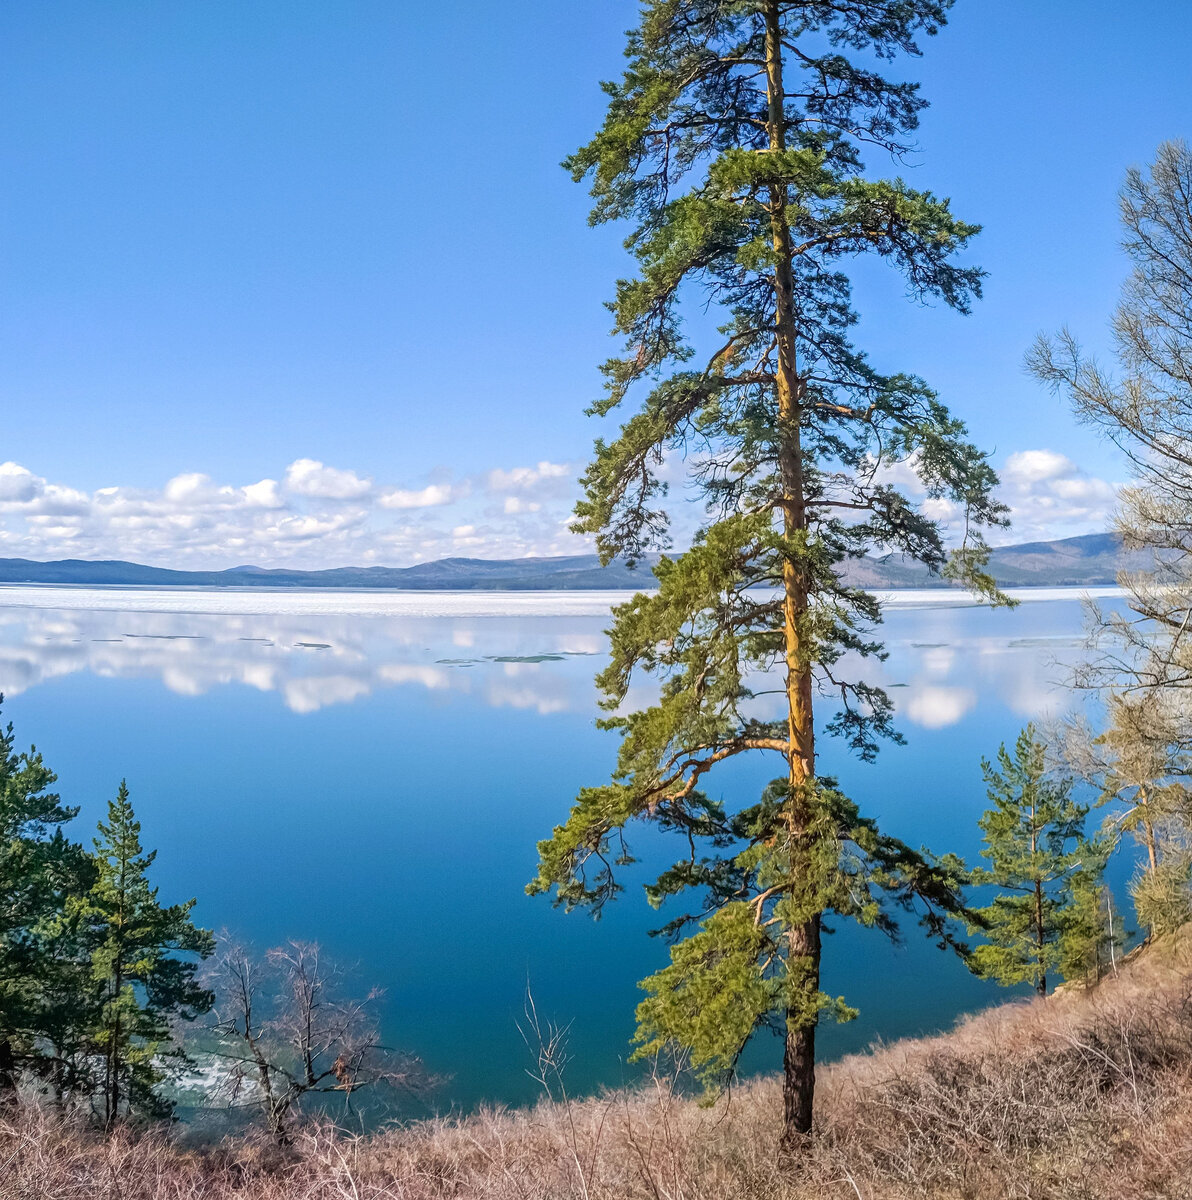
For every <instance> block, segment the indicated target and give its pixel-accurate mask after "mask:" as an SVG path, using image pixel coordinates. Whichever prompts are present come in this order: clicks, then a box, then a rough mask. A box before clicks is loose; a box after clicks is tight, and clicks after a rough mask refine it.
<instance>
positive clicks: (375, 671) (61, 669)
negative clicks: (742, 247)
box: [0, 601, 1082, 730]
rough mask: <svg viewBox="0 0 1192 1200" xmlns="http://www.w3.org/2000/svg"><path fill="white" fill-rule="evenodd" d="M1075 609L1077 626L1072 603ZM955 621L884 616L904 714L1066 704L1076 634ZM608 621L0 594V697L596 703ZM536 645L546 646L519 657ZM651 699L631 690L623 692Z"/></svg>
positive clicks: (924, 718) (940, 724)
mask: <svg viewBox="0 0 1192 1200" xmlns="http://www.w3.org/2000/svg"><path fill="white" fill-rule="evenodd" d="M1069 603H1071V602H1070V601H1069ZM1024 607H1025V606H1024ZM1032 607H1034V608H1036V610H1037V611H1041V610H1042V609H1043V608H1044V607H1047V606H1042V605H1040V606H1032ZM1019 611H1020V612H1021V611H1022V610H1019ZM953 612H954V610H953ZM1073 612H1074V613H1075V614H1076V615H1075V616H1074V617H1073V621H1075V622H1076V623H1077V628H1078V621H1079V616H1078V610H1077V609H1076V608H1075V606H1074V605H1073ZM974 616H976V617H978V618H979V619H980V621H982V622H984V624H982V625H981V628H983V629H990V628H997V622H998V621H999V620H1002V621H1004V622H1005V623H1004V624H1003V625H1002V628H1003V629H1004V630H1005V636H989V635H986V634H982V635H981V636H973V625H974V622H973V617H974ZM953 619H955V618H954V616H953ZM948 620H949V617H948V614H947V613H945V612H944V611H943V610H933V609H927V608H915V609H904V610H901V611H899V610H892V611H891V613H890V614H889V615H888V616H887V620H886V624H885V627H884V630H883V633H884V635H885V638H886V641H887V645H888V648H889V649H890V657H889V659H888V660H887V661H886V662H885V663H880V664H877V663H871V664H869V665H868V668H867V674H868V677H869V678H872V679H873V680H874V682H877V683H881V684H883V685H885V686H887V687H889V688H890V689H891V695H892V697H893V698H894V701H895V704H896V706H897V709H898V716H899V719H900V720H902V721H905V722H908V723H910V724H913V725H918V726H920V727H922V728H925V729H933V730H937V729H943V728H946V727H948V726H950V725H954V724H956V723H957V722H959V721H961V720H963V719H964V718H965V717H966V716H968V715H969V714H971V713H972V712H973V711H974V710H975V709H977V708H978V706H979V704H980V703H982V702H983V700H984V699H985V698H989V699H996V700H997V701H999V702H1000V703H1002V704H1003V705H1005V706H1006V707H1008V708H1009V709H1010V710H1011V711H1013V712H1014V713H1015V714H1017V715H1019V716H1021V717H1022V718H1024V719H1027V718H1032V717H1033V718H1038V717H1045V716H1052V715H1055V714H1056V713H1057V712H1058V711H1061V710H1062V709H1063V708H1065V707H1067V705H1068V704H1069V703H1070V702H1071V701H1070V697H1069V696H1068V695H1067V694H1066V693H1065V691H1064V689H1063V688H1062V686H1060V685H1061V684H1062V681H1063V679H1064V677H1065V675H1066V674H1067V664H1070V663H1072V662H1073V661H1075V660H1076V659H1077V658H1078V657H1079V656H1080V654H1081V652H1082V651H1081V649H1080V642H1079V638H1078V637H1076V636H1075V633H1076V629H1073V630H1072V634H1071V635H1069V636H1056V635H1055V634H1054V633H1052V634H1050V635H1049V636H1025V637H1024V636H1023V633H1024V632H1029V630H1025V631H1024V629H1023V623H1022V621H1021V620H1018V621H1015V622H1014V623H1013V624H1012V623H1011V622H1010V621H1008V620H1006V618H1003V617H999V615H998V614H985V613H981V614H973V612H972V610H969V616H968V618H966V620H967V624H965V625H963V626H960V625H949V624H948ZM607 621H608V618H607V616H593V615H591V614H589V613H575V612H572V613H569V614H556V615H541V616H534V617H530V616H528V615H509V616H504V617H496V616H475V615H444V616H428V615H421V614H419V615H393V616H380V615H375V614H369V615H350V614H345V613H287V612H276V613H259V612H258V613H249V614H237V613H229V612H219V613H212V612H207V613H186V612H177V611H170V612H133V611H119V610H89V609H85V608H72V609H66V608H63V609H53V608H48V607H18V606H2V605H0V692H3V693H5V694H8V695H16V694H19V693H21V692H24V691H27V690H29V689H30V688H34V687H38V686H39V685H43V684H47V683H49V682H51V681H53V680H56V679H61V678H64V677H66V676H69V675H72V674H76V673H80V672H89V673H91V674H93V675H97V676H101V677H108V678H147V679H153V678H156V679H158V680H160V681H161V683H162V684H163V685H164V686H165V687H167V688H168V689H169V690H170V691H172V692H174V693H175V694H177V695H179V696H201V695H203V694H205V693H208V692H211V691H212V690H215V689H217V688H220V687H226V686H233V685H240V686H243V687H248V688H252V689H255V690H257V691H260V692H265V693H275V694H276V695H277V696H278V697H279V698H280V699H281V701H282V703H283V704H284V705H285V706H286V707H287V708H288V709H289V710H290V711H291V712H294V713H300V714H301V713H313V712H317V711H318V710H320V709H323V708H326V707H328V706H331V705H344V704H352V703H354V702H356V701H358V700H360V699H362V698H364V697H366V696H369V695H372V694H374V693H377V692H381V691H384V690H386V689H391V688H407V689H419V690H421V691H423V692H425V693H426V694H427V695H428V697H440V698H445V697H447V696H449V695H451V694H452V693H460V694H465V695H468V696H470V697H473V698H475V699H478V700H480V701H482V702H483V703H485V704H487V705H490V706H492V707H511V708H517V709H525V710H532V711H535V712H537V713H540V714H542V715H549V714H553V713H562V712H579V713H587V714H592V713H594V699H595V696H594V689H593V685H592V676H593V675H594V673H595V670H596V667H597V664H598V662H599V661H600V659H599V656H602V655H603V653H604V652H605V648H606V641H605V637H604V635H603V633H602V632H601V630H602V629H603V627H604V626H605V625H606V624H607ZM929 637H930V640H928V638H929ZM543 655H548V656H551V657H550V658H548V659H547V660H545V661H537V662H535V661H526V660H528V659H531V658H540V657H541V656H543ZM593 656H596V657H593ZM499 659H505V660H506V661H497V660H499ZM510 660H512V661H510ZM519 660H520V661H519ZM758 690H759V691H760V690H762V688H761V687H759V688H758ZM647 696H648V693H646V692H645V691H644V690H643V691H642V692H641V693H640V694H639V693H638V691H637V689H636V688H635V693H634V696H633V697H632V700H633V702H634V703H637V702H639V700H646V699H647ZM764 703H766V702H765V701H759V702H758V704H759V705H762V704H764ZM759 715H760V713H759Z"/></svg>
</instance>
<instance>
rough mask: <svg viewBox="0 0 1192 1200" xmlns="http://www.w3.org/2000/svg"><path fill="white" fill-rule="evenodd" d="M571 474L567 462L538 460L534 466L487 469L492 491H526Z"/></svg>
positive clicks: (566, 477)
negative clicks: (504, 469)
mask: <svg viewBox="0 0 1192 1200" xmlns="http://www.w3.org/2000/svg"><path fill="white" fill-rule="evenodd" d="M571 474H572V468H571V467H570V466H569V465H568V464H567V463H552V462H540V463H539V464H538V465H537V466H536V467H514V468H513V469H512V470H511V471H502V470H496V471H489V473H488V486H489V489H490V490H491V491H494V492H526V491H530V490H531V489H533V488H537V487H539V486H541V485H542V484H543V483H548V482H549V481H551V480H565V479H569V478H570V476H571Z"/></svg>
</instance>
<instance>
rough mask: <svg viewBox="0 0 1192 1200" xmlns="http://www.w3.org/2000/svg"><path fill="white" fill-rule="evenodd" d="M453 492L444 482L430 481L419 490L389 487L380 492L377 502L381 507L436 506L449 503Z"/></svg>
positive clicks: (452, 497)
mask: <svg viewBox="0 0 1192 1200" xmlns="http://www.w3.org/2000/svg"><path fill="white" fill-rule="evenodd" d="M453 499H454V493H453V491H452V489H451V487H450V486H448V485H447V484H445V483H432V484H429V485H428V486H427V487H424V488H422V489H421V490H420V491H406V490H404V489H403V488H391V489H390V490H389V491H387V492H382V493H381V495H380V496H379V497H378V498H377V503H378V504H379V505H380V506H381V507H382V508H436V507H438V506H439V505H441V504H450V503H451V501H452V500H453Z"/></svg>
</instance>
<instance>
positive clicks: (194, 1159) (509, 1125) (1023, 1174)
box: [0, 929, 1192, 1200]
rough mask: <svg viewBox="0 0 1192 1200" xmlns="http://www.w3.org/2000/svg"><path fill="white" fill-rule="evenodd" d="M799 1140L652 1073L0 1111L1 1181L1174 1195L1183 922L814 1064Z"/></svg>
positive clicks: (633, 1192) (752, 1086) (1184, 1045)
mask: <svg viewBox="0 0 1192 1200" xmlns="http://www.w3.org/2000/svg"><path fill="white" fill-rule="evenodd" d="M820 1096H821V1105H820V1108H819V1115H818V1125H819V1128H818V1130H817V1138H816V1141H815V1143H814V1147H813V1148H812V1149H810V1150H808V1151H807V1152H806V1154H805V1155H804V1156H803V1157H802V1158H801V1159H800V1160H797V1161H790V1160H787V1161H783V1160H780V1159H779V1157H778V1156H777V1154H776V1151H775V1149H774V1147H775V1145H776V1143H777V1137H778V1121H779V1114H780V1111H781V1106H780V1104H779V1102H778V1081H777V1080H772V1079H764V1080H758V1081H754V1082H751V1083H747V1084H745V1085H743V1086H741V1087H739V1088H737V1089H736V1090H735V1091H734V1093H733V1094H732V1095H731V1097H729V1098H728V1099H727V1100H725V1101H722V1102H721V1103H720V1104H718V1105H717V1106H716V1107H714V1108H710V1109H707V1108H701V1107H700V1106H699V1105H698V1104H696V1103H695V1102H693V1101H691V1100H688V1099H683V1098H680V1097H678V1096H676V1095H675V1094H674V1093H673V1092H672V1090H671V1089H670V1088H669V1087H668V1086H667V1085H666V1084H665V1082H663V1081H662V1080H658V1081H657V1082H656V1084H655V1085H654V1086H652V1087H647V1088H644V1089H642V1090H638V1091H632V1092H617V1093H609V1094H607V1095H605V1096H602V1097H599V1098H594V1099H589V1100H585V1101H582V1102H578V1103H573V1104H562V1103H543V1104H540V1105H539V1106H537V1107H536V1108H533V1109H529V1110H524V1111H502V1110H494V1111H487V1112H482V1113H480V1114H477V1115H475V1116H470V1117H464V1118H458V1119H440V1120H435V1121H428V1122H423V1123H419V1124H416V1125H413V1126H411V1127H408V1128H403V1129H394V1130H391V1131H387V1132H384V1133H381V1134H377V1135H374V1136H371V1137H351V1136H347V1135H344V1134H343V1133H337V1132H335V1131H332V1130H330V1129H326V1128H317V1127H310V1128H308V1129H306V1130H305V1131H304V1132H302V1133H301V1134H300V1135H299V1136H298V1138H297V1139H296V1141H295V1144H294V1145H293V1147H292V1148H290V1149H289V1150H287V1151H285V1152H282V1151H277V1150H274V1149H272V1148H270V1147H269V1146H268V1145H267V1143H265V1142H263V1141H254V1140H243V1139H241V1140H230V1141H227V1142H224V1143H222V1144H220V1145H218V1146H216V1147H196V1146H193V1145H188V1144H187V1140H186V1138H185V1136H184V1135H182V1134H179V1133H178V1132H177V1131H175V1132H173V1133H171V1134H166V1133H152V1132H151V1133H142V1134H136V1133H133V1132H120V1133H118V1134H117V1135H116V1136H115V1137H114V1138H113V1139H111V1140H110V1141H108V1142H106V1143H105V1142H103V1141H102V1140H99V1139H97V1138H95V1137H94V1136H92V1135H89V1134H88V1133H86V1132H84V1131H82V1130H80V1129H77V1128H73V1127H71V1126H69V1125H66V1124H63V1123H62V1122H60V1121H59V1120H57V1119H56V1118H55V1117H54V1116H53V1115H52V1114H51V1113H49V1112H47V1111H45V1110H41V1109H37V1108H32V1107H25V1108H22V1109H20V1110H17V1111H15V1112H10V1113H9V1114H8V1115H7V1116H4V1117H3V1118H0V1162H3V1163H5V1164H6V1166H5V1168H4V1170H3V1171H0V1196H2V1197H3V1198H4V1200H18V1198H19V1200H92V1198H93V1197H100V1196H103V1197H112V1198H113V1200H114V1198H116V1197H119V1198H120V1200H151V1198H152V1200H163V1198H171V1200H174V1198H176V1200H189V1198H191V1197H210V1198H211V1200H250V1198H251V1200H316V1198H318V1200H325V1198H330V1197H351V1198H352V1200H382V1198H386V1200H447V1198H451V1200H465V1198H466V1200H472V1198H475V1200H515V1198H516V1200H524V1198H527V1200H614V1198H615V1200H639V1198H640V1200H811V1198H812V1197H816V1198H829V1197H850V1198H852V1200H858V1198H859V1200H903V1198H906V1197H938V1198H941V1200H995V1198H996V1200H1006V1198H1017V1197H1021V1198H1023V1200H1026V1198H1028V1197H1029V1198H1031V1200H1044V1198H1054V1200H1094V1198H1097V1200H1099V1198H1102V1197H1104V1198H1105V1200H1111V1198H1112V1200H1135V1198H1137V1200H1143V1198H1162V1200H1183V1198H1185V1197H1192V931H1189V930H1188V929H1185V930H1184V931H1183V932H1182V933H1181V934H1179V935H1176V936H1170V937H1167V938H1164V939H1160V940H1158V941H1157V942H1155V943H1154V944H1152V945H1151V946H1148V947H1147V948H1146V949H1145V950H1143V951H1141V952H1139V953H1136V954H1135V955H1134V956H1132V958H1131V959H1130V960H1128V961H1127V962H1125V963H1123V964H1121V966H1120V969H1119V972H1118V975H1117V976H1116V977H1113V976H1111V977H1109V978H1107V979H1106V980H1105V981H1104V982H1103V983H1102V984H1101V985H1100V986H1099V987H1097V988H1096V989H1094V990H1092V991H1089V992H1085V991H1083V990H1069V989H1061V990H1060V991H1059V992H1057V993H1055V994H1054V995H1052V996H1051V997H1049V998H1048V999H1046V1000H1034V1001H1031V1002H1027V1003H1011V1004H1006V1005H1003V1006H1000V1007H997V1008H993V1009H990V1010H988V1011H987V1012H984V1013H982V1014H979V1015H977V1016H975V1017H972V1018H969V1019H968V1020H966V1021H965V1022H963V1023H962V1024H961V1025H960V1026H959V1027H958V1028H957V1029H956V1030H954V1031H953V1032H951V1033H948V1034H943V1035H940V1036H938V1037H933V1038H926V1039H921V1040H912V1041H903V1042H898V1043H894V1044H892V1045H889V1046H885V1047H879V1048H876V1049H874V1050H873V1051H872V1052H870V1053H867V1054H862V1055H855V1056H853V1057H850V1058H846V1059H844V1060H842V1061H841V1062H838V1063H835V1064H833V1065H831V1066H828V1067H826V1068H823V1069H822V1071H821V1092H820Z"/></svg>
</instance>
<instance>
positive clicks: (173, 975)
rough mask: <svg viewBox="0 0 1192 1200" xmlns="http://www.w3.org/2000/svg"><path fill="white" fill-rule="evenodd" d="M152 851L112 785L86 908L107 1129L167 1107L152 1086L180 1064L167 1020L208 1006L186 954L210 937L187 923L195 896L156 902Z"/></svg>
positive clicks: (123, 793) (209, 943)
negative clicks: (151, 873)
mask: <svg viewBox="0 0 1192 1200" xmlns="http://www.w3.org/2000/svg"><path fill="white" fill-rule="evenodd" d="M156 857H157V852H156V851H149V852H147V853H146V852H145V850H144V849H143V848H142V846H141V826H140V822H139V821H137V819H136V816H135V814H134V813H133V808H132V804H131V802H130V801H129V798H128V787H127V785H126V784H125V783H124V782H121V784H120V790H119V792H118V793H117V795H116V799H115V800H113V801H112V802H111V803H109V805H108V819H107V821H106V822H103V821H101V822H100V823H99V837H98V838H96V839H95V863H96V868H97V878H96V882H95V885H94V887H93V888H92V890H91V894H90V897H89V902H88V906H87V915H88V919H89V923H90V928H91V936H92V938H93V949H92V952H91V971H92V977H93V979H94V982H95V985H96V987H97V1008H96V1018H95V1028H94V1033H93V1037H94V1044H95V1047H96V1050H97V1052H98V1054H99V1055H101V1056H102V1059H103V1079H102V1082H101V1085H100V1087H99V1088H98V1092H99V1096H100V1099H101V1101H102V1104H101V1112H102V1116H103V1120H104V1123H105V1125H106V1126H109V1127H110V1126H111V1125H112V1124H113V1123H114V1122H115V1121H116V1120H118V1119H119V1118H120V1117H121V1116H123V1115H127V1114H128V1113H132V1112H137V1113H143V1114H145V1115H151V1116H161V1115H165V1114H168V1112H169V1110H170V1105H169V1104H168V1103H167V1102H166V1101H164V1100H163V1099H162V1098H161V1097H160V1095H159V1094H158V1092H157V1086H158V1084H160V1083H161V1082H162V1080H163V1079H165V1078H166V1076H167V1066H166V1064H167V1063H168V1062H170V1061H173V1062H174V1063H175V1064H177V1065H182V1064H185V1063H186V1062H187V1061H188V1060H187V1059H186V1056H185V1054H184V1052H183V1051H182V1049H181V1048H180V1047H179V1046H178V1045H177V1044H176V1043H175V1042H174V1040H173V1038H172V1037H171V1034H170V1025H169V1022H170V1019H171V1018H173V1017H181V1018H183V1019H185V1020H192V1019H193V1018H194V1017H195V1016H197V1015H198V1014H200V1013H203V1012H206V1011H207V1010H208V1009H209V1008H210V1007H211V1004H212V995H211V993H210V992H208V991H207V990H205V989H204V988H203V987H201V986H200V985H199V983H198V982H197V981H196V979H195V972H196V967H197V963H196V961H195V956H197V957H198V958H206V957H207V956H208V955H209V954H210V953H211V952H212V950H213V949H214V940H213V938H212V935H211V933H210V932H209V931H207V930H205V929H198V928H196V927H195V925H194V923H193V922H192V921H191V919H190V912H191V909H192V908H193V907H194V904H195V901H194V900H188V901H186V903H184V904H174V905H168V906H163V905H162V904H161V903H160V901H159V900H158V898H157V889H156V888H154V887H150V885H149V879H148V871H149V868H150V867H151V866H152V865H153V860H154V859H155V858H156ZM183 956H188V957H183Z"/></svg>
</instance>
